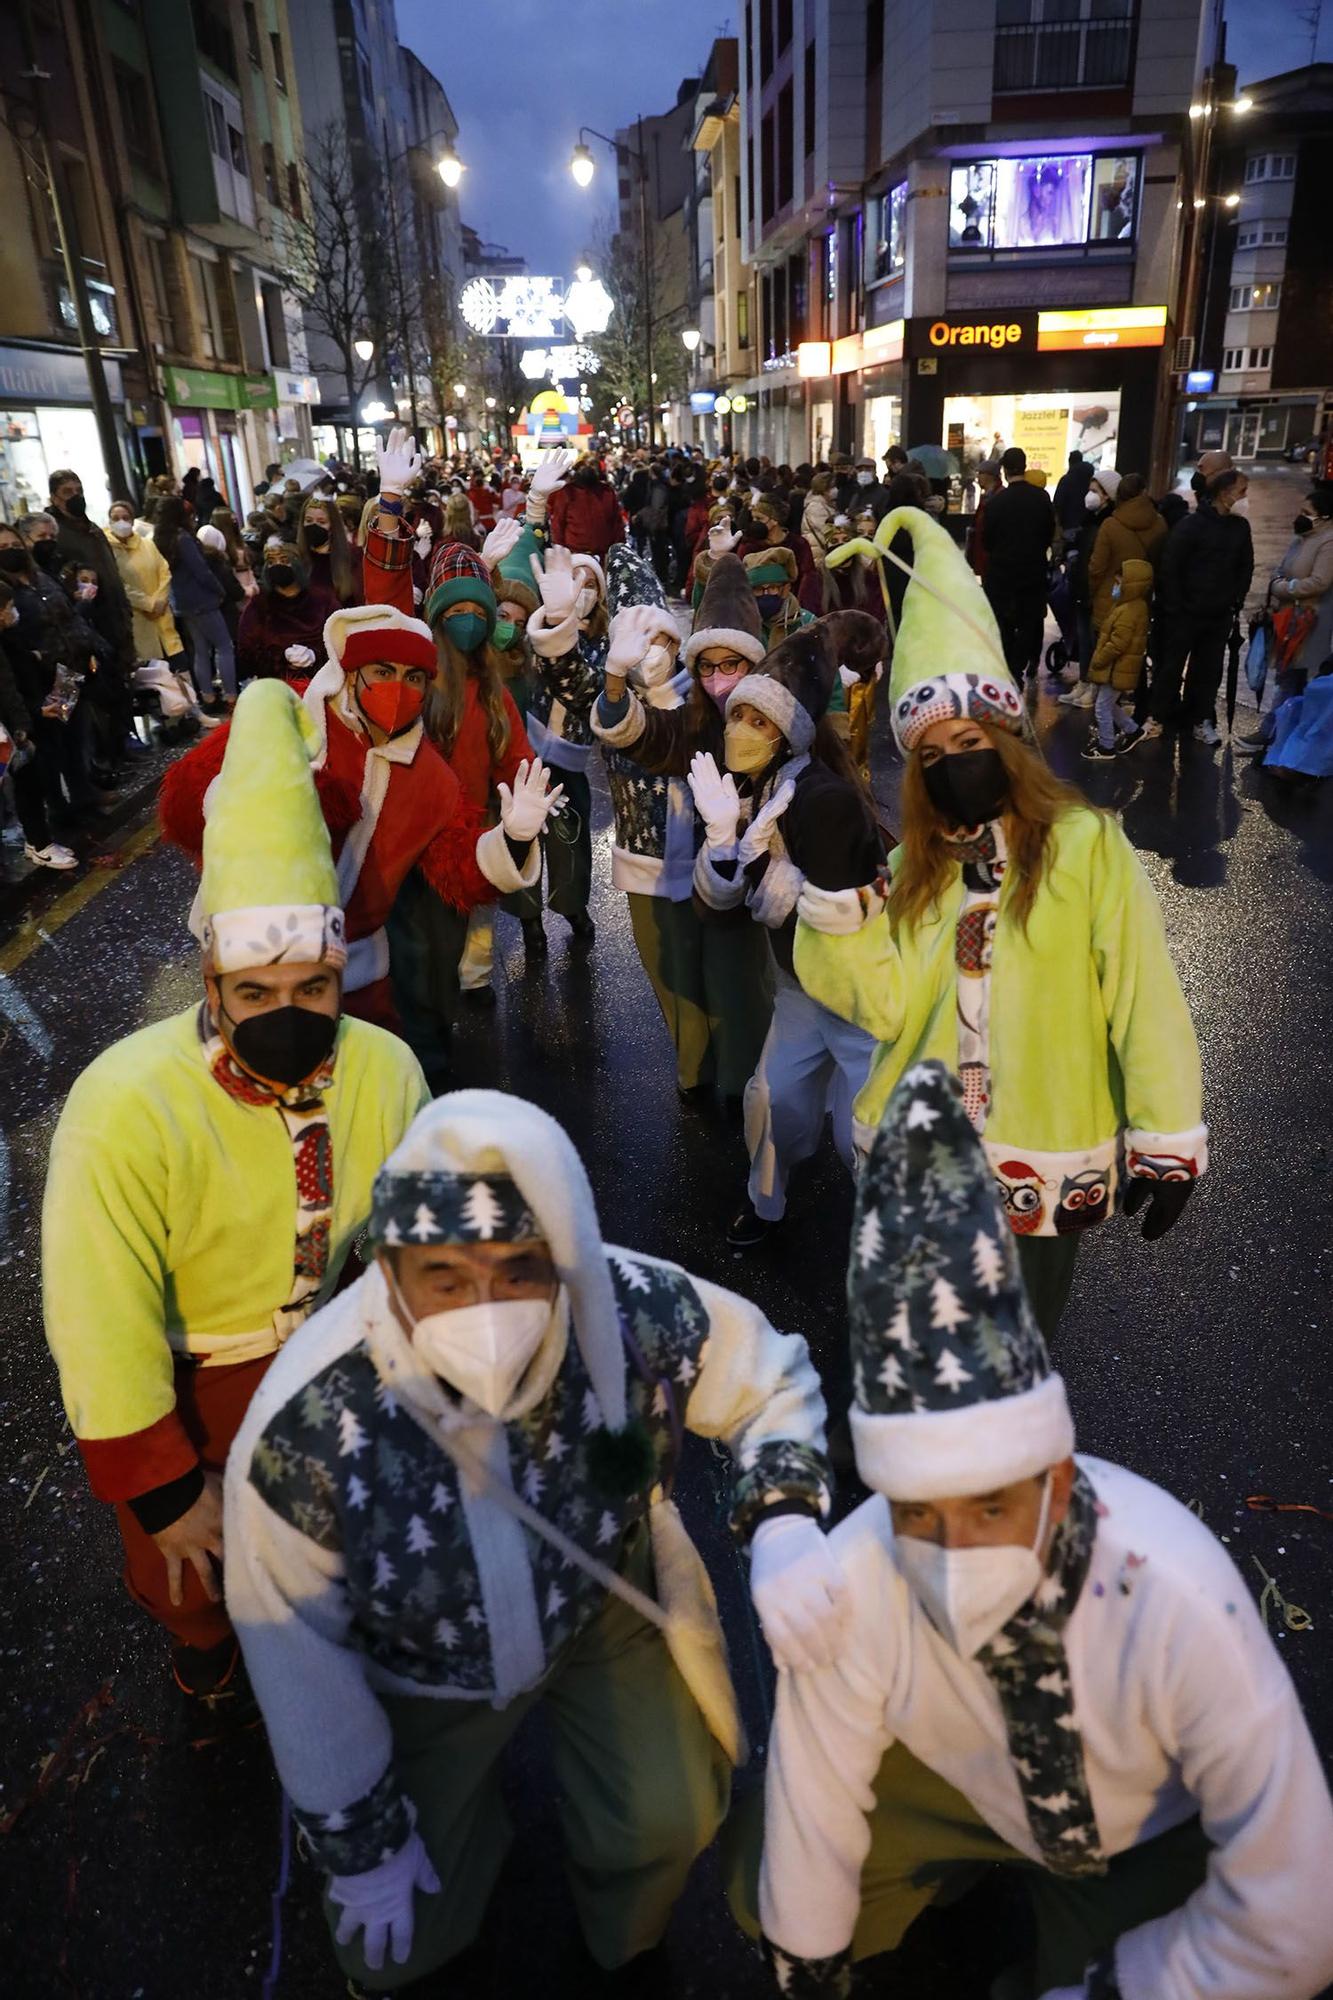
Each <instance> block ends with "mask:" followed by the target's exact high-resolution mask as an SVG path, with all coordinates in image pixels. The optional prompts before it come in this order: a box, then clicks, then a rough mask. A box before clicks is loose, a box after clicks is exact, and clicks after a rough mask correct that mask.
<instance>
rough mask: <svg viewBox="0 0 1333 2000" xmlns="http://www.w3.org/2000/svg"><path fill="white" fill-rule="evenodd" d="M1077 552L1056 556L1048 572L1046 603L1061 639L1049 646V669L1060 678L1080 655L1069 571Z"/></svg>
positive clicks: (1054, 678) (1047, 668) (1051, 674)
mask: <svg viewBox="0 0 1333 2000" xmlns="http://www.w3.org/2000/svg"><path fill="white" fill-rule="evenodd" d="M1074 555H1075V551H1074V550H1072V549H1071V550H1070V551H1068V553H1067V554H1066V555H1065V556H1064V557H1063V558H1062V557H1058V556H1057V557H1053V558H1052V561H1051V566H1050V568H1049V569H1048V571H1047V572H1046V603H1047V605H1048V607H1049V609H1050V613H1051V616H1052V618H1054V620H1055V622H1056V624H1057V625H1058V626H1059V628H1060V632H1059V636H1058V638H1055V639H1052V641H1051V643H1050V645H1049V646H1048V647H1047V648H1046V671H1047V673H1048V674H1049V675H1050V676H1051V678H1052V680H1059V679H1060V678H1061V676H1062V675H1063V673H1064V670H1065V668H1066V667H1067V666H1068V665H1069V662H1070V661H1071V660H1076V659H1077V658H1078V622H1077V614H1076V611H1075V606H1074V584H1073V579H1072V578H1071V576H1070V574H1069V572H1070V568H1071V567H1072V565H1073V562H1074Z"/></svg>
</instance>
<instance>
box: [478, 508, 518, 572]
mask: <svg viewBox="0 0 1333 2000" xmlns="http://www.w3.org/2000/svg"><path fill="white" fill-rule="evenodd" d="M522 537H523V529H522V527H521V525H520V524H519V523H518V522H517V521H515V520H513V519H512V518H511V517H510V516H509V515H508V514H506V515H505V517H504V519H503V520H502V521H497V522H496V524H495V526H494V527H493V528H492V529H491V532H490V534H489V535H487V537H486V539H485V541H484V542H483V543H482V545H481V559H482V561H483V562H484V563H485V565H486V567H487V569H495V568H497V567H498V566H499V564H500V563H502V562H503V561H504V559H505V557H506V556H507V555H510V554H512V553H513V551H514V549H515V548H517V546H518V544H519V542H520V541H521V540H522Z"/></svg>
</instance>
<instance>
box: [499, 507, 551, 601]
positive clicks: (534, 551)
mask: <svg viewBox="0 0 1333 2000" xmlns="http://www.w3.org/2000/svg"><path fill="white" fill-rule="evenodd" d="M541 554H542V546H541V543H540V542H539V541H538V540H537V537H536V536H535V535H534V534H533V532H532V529H531V528H530V527H529V526H528V524H527V522H526V521H524V523H523V531H522V533H521V534H520V535H519V538H518V540H517V541H516V542H515V543H514V546H513V548H512V549H511V550H510V551H509V554H508V555H507V556H502V557H501V559H500V561H499V562H498V563H497V564H496V566H495V572H494V574H493V576H492V577H491V586H492V588H493V589H494V591H495V595H496V598H497V600H498V601H499V602H500V603H502V604H503V603H505V602H508V603H510V604H521V605H522V606H523V608H524V609H525V610H526V611H530V612H531V611H535V610H536V609H537V606H538V604H539V603H540V602H541V600H540V598H539V597H538V595H537V588H536V585H535V584H534V582H533V580H532V558H533V557H534V556H536V558H537V560H538V562H540V561H541Z"/></svg>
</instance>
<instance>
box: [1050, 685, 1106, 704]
mask: <svg viewBox="0 0 1333 2000" xmlns="http://www.w3.org/2000/svg"><path fill="white" fill-rule="evenodd" d="M1096 699H1097V690H1096V688H1095V687H1094V686H1093V685H1092V682H1091V681H1080V682H1079V683H1078V685H1077V687H1071V688H1070V690H1069V693H1068V694H1062V695H1061V696H1060V697H1059V701H1060V706H1061V708H1091V707H1092V705H1093V703H1094V702H1095V701H1096Z"/></svg>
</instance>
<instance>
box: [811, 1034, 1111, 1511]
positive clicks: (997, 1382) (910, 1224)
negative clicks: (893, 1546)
mask: <svg viewBox="0 0 1333 2000" xmlns="http://www.w3.org/2000/svg"><path fill="white" fill-rule="evenodd" d="M847 1313H848V1331H849V1335H850V1339H851V1351H852V1370H853V1384H854V1402H853V1406H852V1420H851V1421H852V1439H853V1443H854V1445H855V1448H856V1463H857V1467H858V1469H859V1471H860V1474H861V1477H862V1479H864V1480H865V1482H866V1484H867V1486H871V1487H874V1488H876V1489H877V1490H878V1491H879V1492H881V1493H886V1494H888V1496H889V1497H890V1499H893V1500H939V1499H946V1498H955V1497H960V1496H963V1495H966V1494H971V1493H991V1492H994V1491H995V1490H996V1489H997V1488H999V1487H1002V1486H1008V1485H1011V1484H1012V1483H1013V1482H1014V1481H1015V1480H1019V1479H1026V1478H1029V1477H1033V1476H1035V1475H1036V1474H1037V1473H1039V1472H1043V1471H1045V1469H1046V1467H1047V1466H1049V1465H1056V1464H1058V1463H1059V1462H1060V1460H1062V1459H1064V1458H1067V1457H1068V1456H1069V1454H1070V1452H1071V1451H1072V1450H1073V1448H1074V1423H1073V1419H1072V1417H1071V1416H1070V1414H1069V1404H1068V1401H1067V1399H1066V1396H1065V1386H1064V1382H1063V1380H1062V1378H1061V1377H1060V1376H1059V1375H1057V1374H1054V1373H1053V1372H1052V1370H1051V1363H1050V1357H1049V1355H1048V1354H1047V1352H1046V1343H1045V1341H1044V1340H1043V1339H1042V1337H1041V1333H1040V1331H1039V1329H1038V1326H1037V1322H1036V1320H1035V1319H1034V1318H1033V1315H1032V1308H1031V1306H1030V1305H1029V1304H1028V1300H1027V1294H1026V1293H1025V1291H1024V1290H1023V1280H1022V1276H1021V1275H1020V1272H1019V1267H1018V1252H1017V1249H1016V1247H1015V1243H1014V1235H1013V1231H1012V1230H1011V1229H1010V1228H1009V1225H1008V1223H1007V1222H1006V1220H1005V1217H1004V1214H1003V1211H1002V1210H1001V1207H1000V1201H999V1196H998V1194H997V1193H996V1189H995V1182H994V1179H993V1177H992V1175H991V1170H990V1167H989V1165H988V1163H987V1160H986V1156H985V1153H984V1152H983V1150H982V1146H981V1142H980V1140H979V1139H978V1137H977V1135H976V1132H975V1131H974V1130H973V1128H972V1124H971V1121H970V1119H969V1118H968V1116H967V1113H966V1111H965V1110H964V1108H963V1094H962V1090H961V1087H960V1085H959V1083H958V1080H957V1078H956V1077H954V1076H953V1075H952V1074H951V1073H950V1072H949V1071H948V1070H947V1069H946V1068H945V1067H944V1064H943V1063H939V1062H924V1063H918V1064H916V1065H915V1067H914V1068H912V1069H909V1070H908V1071H907V1073H906V1075H905V1076H904V1077H903V1078H902V1081H901V1082H900V1083H899V1085H898V1087H897V1089H896V1090H895V1091H894V1093H893V1096H892V1097H891V1098H890V1100H889V1104H888V1108H887V1110H886V1111H885V1113H884V1118H883V1122H882V1123H881V1125H880V1126H879V1129H878V1130H877V1132H876V1133H875V1137H874V1141H873V1143H872V1145H871V1149H870V1157H869V1159H868V1160H867V1162H866V1165H865V1169H864V1171H863V1173H862V1175H861V1177H860V1180H859V1181H858V1183H857V1190H856V1217H855V1221H854V1223H853V1227H852V1254H851V1261H850V1264H849V1266H848V1272H847Z"/></svg>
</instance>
